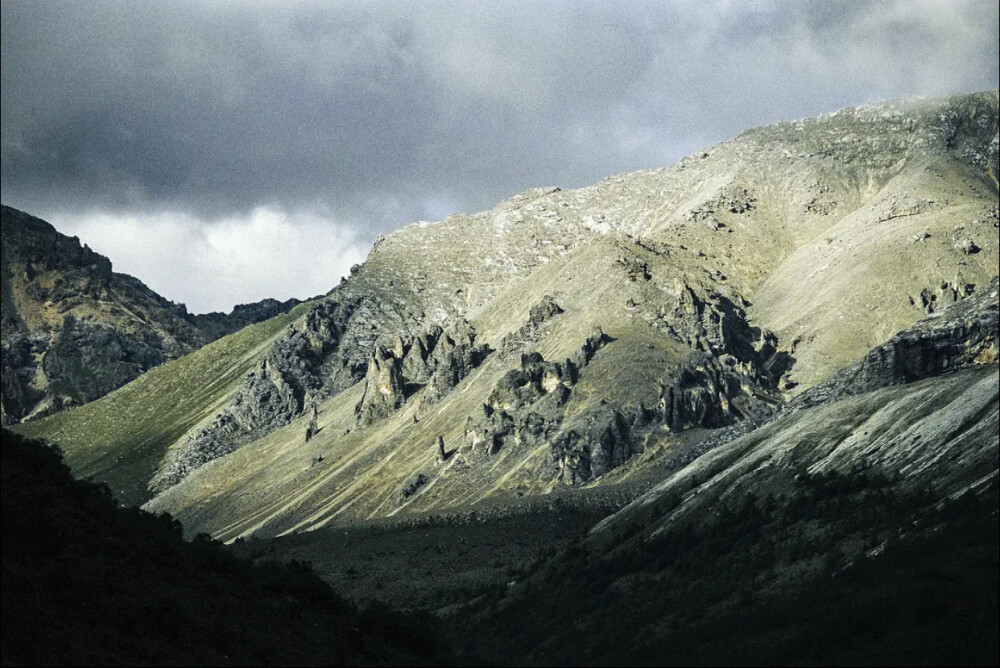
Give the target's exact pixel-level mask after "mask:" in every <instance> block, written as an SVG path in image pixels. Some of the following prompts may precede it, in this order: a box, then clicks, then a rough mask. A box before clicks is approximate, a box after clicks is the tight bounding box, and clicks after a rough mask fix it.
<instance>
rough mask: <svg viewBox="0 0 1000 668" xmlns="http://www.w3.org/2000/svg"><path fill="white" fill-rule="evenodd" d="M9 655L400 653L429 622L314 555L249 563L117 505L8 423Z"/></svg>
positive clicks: (427, 646) (85, 659)
mask: <svg viewBox="0 0 1000 668" xmlns="http://www.w3.org/2000/svg"><path fill="white" fill-rule="evenodd" d="M0 454H2V465H0V473H2V483H3V485H2V500H3V506H2V507H3V547H2V556H3V570H2V577H3V580H2V585H3V586H2V596H3V605H2V626H0V628H2V650H3V665H5V666H6V665H11V666H15V665H50V666H51V665H197V666H204V665H220V666H227V665H231V666H240V665H316V666H318V665H399V664H410V665H413V664H417V665H429V664H435V665H437V664H439V663H440V662H441V661H442V660H443V657H442V656H441V655H440V654H439V650H438V648H437V646H436V645H435V642H434V640H433V637H432V635H431V634H430V632H429V631H428V629H427V627H426V626H425V625H424V624H423V622H422V621H420V620H418V619H415V618H411V617H404V616H402V615H399V614H396V613H392V612H390V611H388V610H387V609H382V608H379V609H369V610H367V611H359V610H358V609H357V608H355V607H354V606H352V605H351V604H349V603H346V602H345V601H344V600H342V599H341V598H339V597H338V596H337V595H336V594H334V593H333V592H332V591H331V590H330V589H329V588H328V587H327V586H326V585H325V584H323V582H322V581H321V580H320V579H319V578H318V577H317V576H315V575H314V574H313V573H312V571H311V570H310V568H309V567H308V566H307V565H305V564H301V563H298V564H291V565H278V564H262V565H253V564H251V563H249V562H247V561H243V560H240V559H237V558H235V557H233V556H232V555H231V554H229V553H228V552H225V551H224V550H223V549H222V548H221V547H220V546H219V545H218V543H216V542H214V541H212V540H211V539H209V538H208V537H207V536H202V537H199V538H198V539H196V540H194V541H193V542H185V541H184V540H183V539H182V538H181V529H180V525H179V524H178V523H177V522H176V521H175V520H173V519H171V518H170V517H169V516H165V515H164V516H153V515H150V514H149V513H146V512H143V511H141V510H139V509H137V508H127V509H126V508H119V507H118V506H117V504H116V503H115V502H114V500H113V499H112V498H111V495H110V493H109V492H108V491H107V488H106V487H104V486H98V485H94V484H92V483H87V482H79V481H76V480H74V479H73V478H72V476H71V475H70V473H69V469H67V468H66V466H65V465H64V464H63V463H62V461H61V457H60V455H59V453H58V452H57V451H56V450H54V449H51V448H48V447H45V446H43V445H41V444H39V443H36V442H32V441H28V440H26V439H23V438H21V437H20V436H17V435H14V434H11V433H10V432H8V431H6V430H4V431H3V443H2V447H0Z"/></svg>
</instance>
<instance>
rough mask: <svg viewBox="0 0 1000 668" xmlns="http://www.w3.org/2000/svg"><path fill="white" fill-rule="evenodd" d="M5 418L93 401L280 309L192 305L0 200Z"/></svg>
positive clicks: (284, 305) (271, 303)
mask: <svg viewBox="0 0 1000 668" xmlns="http://www.w3.org/2000/svg"><path fill="white" fill-rule="evenodd" d="M0 216H2V230H3V232H2V234H3V241H2V249H3V251H2V253H3V255H2V267H0V280H2V281H3V286H2V291H3V313H2V325H3V330H2V337H3V342H2V354H3V361H2V365H3V394H2V398H0V405H2V407H3V424H5V425H6V424H9V423H15V422H19V421H22V420H32V419H36V418H39V417H42V416H45V415H49V414H52V413H54V412H58V411H60V410H62V409H63V408H68V407H70V406H78V405H80V404H84V403H87V402H89V401H93V400H94V399H97V398H98V397H101V396H103V395H105V394H107V393H108V392H110V391H112V390H114V389H117V388H119V387H121V386H122V385H124V384H125V383H127V382H129V381H130V380H132V379H133V378H135V377H137V376H138V375H140V374H142V373H144V372H145V371H147V370H149V369H151V368H153V367H155V366H157V365H160V364H163V363H164V362H166V361H168V360H171V359H176V358H177V357H180V356H181V355H184V354H186V353H189V352H191V351H192V350H195V349H197V348H199V347H201V346H202V345H204V344H205V343H207V342H209V341H212V340H215V339H217V338H219V337H222V336H225V335H227V334H231V333H232V332H235V331H237V330H238V329H240V328H242V327H244V326H246V325H249V324H253V323H255V322H260V321H262V320H266V319H267V318H271V317H274V316H275V315H278V314H279V313H284V312H286V311H288V310H290V309H291V308H293V307H294V306H296V305H297V304H298V303H300V302H299V301H298V300H295V299H293V300H289V301H287V302H278V301H276V300H273V299H272V300H264V301H262V302H259V303H256V304H245V305H240V306H237V307H236V308H235V309H234V310H233V312H232V313H230V314H228V315H225V314H222V313H209V314H203V315H192V314H189V313H188V312H187V309H186V308H185V307H184V305H183V304H175V303H173V302H171V301H168V300H166V299H164V298H163V297H161V296H160V295H158V294H156V293H155V292H153V291H152V290H150V289H149V288H148V287H146V286H145V285H143V283H142V282H141V281H139V280H138V279H136V278H133V277H132V276H128V275H126V274H120V273H115V272H114V271H112V266H111V261H110V260H109V259H108V258H106V257H104V256H103V255H100V254H98V253H95V252H94V251H92V250H91V249H90V248H89V247H88V246H86V245H85V244H84V245H81V244H80V241H79V240H78V239H76V238H75V237H74V238H70V237H67V236H65V235H62V234H60V233H59V232H57V231H56V229H55V228H54V227H52V226H51V225H49V224H48V223H46V222H45V221H43V220H40V219H38V218H35V217H33V216H30V215H28V214H26V213H23V212H21V211H18V210H16V209H12V208H10V207H7V206H4V207H2V211H0Z"/></svg>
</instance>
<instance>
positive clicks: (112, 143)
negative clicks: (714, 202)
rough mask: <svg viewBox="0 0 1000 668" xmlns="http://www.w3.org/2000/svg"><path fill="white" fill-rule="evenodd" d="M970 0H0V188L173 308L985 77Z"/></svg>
mask: <svg viewBox="0 0 1000 668" xmlns="http://www.w3.org/2000/svg"><path fill="white" fill-rule="evenodd" d="M997 20H998V12H997V7H996V3H995V2H978V1H977V2H948V3H940V2H935V1H927V2H920V1H912V0H906V1H899V2H757V3H741V2H721V3H706V2H674V3H665V2H654V3H641V2H630V3H624V4H613V3H607V2H589V3H588V2H580V1H578V0H572V1H565V2H544V3H523V2H516V3H507V2H487V3H474V2H426V3H401V2H393V3H372V2H356V3H330V2H274V3H266V2H245V3H243V2H213V3H206V2H189V3H185V2H170V3H167V2H157V3H147V2H106V1H101V2H44V3H41V2H16V1H15V2H11V1H9V0H5V2H4V4H3V12H2V42H3V44H2V96H0V102H2V193H3V200H4V203H5V204H8V205H11V206H15V207H18V208H21V209H24V210H26V211H28V212H30V213H33V214H35V215H39V216H41V217H43V218H46V219H47V220H50V221H51V222H53V223H54V224H55V225H56V226H57V227H58V228H60V229H61V230H62V231H64V232H67V233H70V234H78V235H79V236H80V237H81V238H82V239H83V240H84V241H87V242H88V243H90V245H91V246H92V247H94V248H95V249H97V250H99V251H101V252H103V253H105V254H108V255H109V256H111V257H112V259H113V260H114V261H115V265H116V268H117V269H119V270H122V271H127V272H129V273H133V274H135V275H137V276H139V277H140V278H142V279H143V280H145V281H147V282H148V283H149V284H150V285H151V286H152V287H153V288H154V289H156V290H158V291H160V292H161V293H163V294H164V295H165V296H167V297H170V298H172V299H175V300H180V301H185V302H186V303H188V304H189V306H191V307H192V308H193V309H194V310H196V311H200V310H206V309H209V308H214V309H219V308H229V307H231V306H232V304H233V303H235V302H241V301H249V300H255V299H260V298H263V297H266V296H275V297H287V296H299V297H305V296H309V295H312V294H315V293H317V292H323V291H325V290H328V289H329V288H331V287H333V286H334V285H335V284H336V282H337V279H338V278H339V276H340V275H342V274H343V273H344V272H346V271H347V269H348V268H349V266H350V264H352V263H354V262H357V261H359V260H360V259H361V258H362V257H363V255H364V253H366V252H367V249H368V247H369V246H370V244H371V241H372V240H373V238H374V236H375V235H376V234H378V233H383V232H388V231H391V230H392V229H394V228H397V227H400V226H402V225H405V224H407V223H409V222H412V221H414V220H420V219H427V220H436V219H439V218H442V217H444V216H446V215H448V214H449V213H452V212H454V211H476V210H480V209H484V208H487V207H490V206H492V205H493V204H495V203H496V202H497V201H499V200H501V199H504V198H506V197H508V196H510V195H512V194H514V193H516V192H518V191H520V190H523V189H525V188H528V187H534V186H542V185H558V186H562V187H577V186H583V185H587V184H589V183H592V182H595V181H598V180H600V179H601V178H603V177H605V176H608V175H610V174H614V173H619V172H623V171H631V170H636V169H642V168H650V167H659V166H663V165H666V164H670V163H672V162H674V161H675V160H677V159H678V158H680V157H681V156H683V155H685V154H687V153H690V152H693V151H695V150H697V149H699V148H702V147H704V146H707V145H709V144H712V143H715V142H717V141H721V140H724V139H727V138H729V137H731V136H733V135H735V134H736V133H738V132H739V131H740V130H742V129H744V128H746V127H750V126H754V125H760V124H763V123H768V122H773V121H777V120H782V119H788V118H799V117H804V116H809V115H815V114H819V113H823V112H827V111H832V110H835V109H837V108H840V107H844V106H848V105H855V104H862V103H865V102H870V101H874V100H878V99H885V98H891V97H898V96H904V95H934V94H940V93H947V92H971V91H974V90H980V89H984V88H989V87H994V86H996V82H997V77H998V67H997V61H998V29H997Z"/></svg>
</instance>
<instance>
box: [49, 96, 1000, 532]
mask: <svg viewBox="0 0 1000 668" xmlns="http://www.w3.org/2000/svg"><path fill="white" fill-rule="evenodd" d="M997 128H998V99H997V92H996V91H987V92H984V93H978V94H974V95H966V96H953V97H949V98H942V99H935V100H918V101H905V102H893V103H885V104H880V105H872V106H868V107H861V108H857V109H848V110H843V111H840V112H837V113H835V114H830V115H828V116H825V117H821V118H817V119H809V120H804V121H797V122H791V123H780V124H777V125H774V126H768V127H766V128H761V129H757V130H751V131H748V132H746V133H744V134H742V135H740V136H739V137H737V138H735V139H733V140H731V141H729V142H725V143H723V144H720V145H718V146H716V147H713V148H711V149H708V150H706V151H703V152H701V153H699V154H697V155H695V156H692V157H690V158H687V159H684V160H682V161H680V162H679V163H678V164H677V165H675V166H673V167H670V168H665V169H660V170H654V171H647V172H638V173H635V174H627V175H622V176H617V177H612V178H609V179H606V180H605V181H602V182H601V183H598V184H596V185H594V186H591V187H589V188H583V189H580V190H575V191H561V190H559V189H554V188H550V189H538V190H532V191H527V192H525V193H522V194H520V195H518V196H515V197H513V198H511V199H510V200H507V201H505V202H502V203H500V204H499V205H498V206H497V207H496V208H494V209H492V210H490V211H486V212H482V213H478V214H474V215H455V216H452V217H449V218H448V219H445V220H443V221H441V222H438V223H433V224H431V223H416V224H413V225H410V226H408V227H406V228H404V229H402V230H400V231H398V232H396V233H394V234H392V235H390V236H389V237H386V238H384V239H380V240H379V241H378V242H377V243H376V245H375V248H374V249H373V251H372V252H371V254H370V255H369V257H368V259H367V261H366V262H365V263H364V264H363V265H361V266H360V267H358V268H357V270H356V271H354V272H353V273H352V275H351V276H350V277H349V278H348V279H346V280H345V281H344V282H343V283H342V284H341V285H340V286H338V287H337V288H336V289H334V290H333V291H332V292H331V293H330V294H329V295H328V296H327V297H326V298H324V299H323V300H321V301H319V302H318V303H316V304H315V305H310V306H303V307H300V308H303V309H305V310H304V311H303V312H302V314H301V315H299V316H297V317H296V319H294V321H290V322H291V326H290V327H289V329H287V330H286V331H284V332H283V333H280V334H273V333H268V334H266V335H265V334H264V333H263V330H261V334H260V336H259V337H258V338H255V339H254V340H253V342H252V345H251V342H250V340H249V339H247V343H246V345H241V346H239V347H238V351H239V352H238V354H239V358H238V359H239V363H238V364H237V363H236V359H235V358H234V360H233V367H232V368H237V367H238V368H240V369H242V371H241V372H240V373H242V374H243V375H242V377H241V379H240V380H239V381H238V382H237V381H234V382H233V383H232V384H228V385H226V388H227V389H225V391H222V390H221V389H220V391H219V392H218V393H214V394H212V400H211V403H209V404H201V405H200V408H199V410H198V412H197V415H198V418H197V420H189V421H186V422H185V424H188V425H189V426H188V427H187V429H186V430H185V431H184V432H182V433H181V432H177V431H171V432H169V438H168V437H167V434H166V432H161V433H160V434H159V435H157V436H156V437H155V438H152V439H151V438H149V436H148V434H149V429H148V426H147V425H146V424H145V423H143V422H142V421H141V420H139V419H131V418H125V419H124V421H123V422H122V424H121V426H116V427H115V436H114V438H115V443H117V444H119V445H115V446H114V448H113V451H114V453H115V457H114V458H109V457H96V456H94V455H93V454H92V453H91V452H90V451H89V449H88V448H90V447H92V446H88V445H86V444H87V443H93V442H99V441H100V440H101V438H100V437H101V434H100V430H101V429H103V428H104V427H102V425H108V424H111V423H113V422H114V421H115V420H119V419H121V418H122V416H121V415H120V414H118V415H116V414H115V411H116V410H117V407H118V406H120V405H121V402H123V401H130V399H129V396H130V395H133V396H137V394H136V393H138V392H139V389H135V390H133V389H131V388H132V386H128V387H126V388H124V389H123V390H122V392H120V393H117V395H120V396H118V397H117V402H118V404H117V405H116V404H115V403H114V402H112V401H111V400H110V399H106V400H103V401H98V402H95V403H94V404H92V405H91V406H89V407H88V408H89V409H90V410H89V411H88V412H86V413H81V415H80V420H79V421H76V420H74V419H63V420H61V421H60V420H54V421H52V422H46V421H42V422H40V423H37V424H36V425H34V426H32V427H31V428H30V429H29V431H30V433H32V434H37V435H41V436H46V437H49V438H52V439H53V440H55V441H57V442H59V443H60V444H61V445H63V446H64V447H65V448H66V450H67V457H68V460H69V461H70V463H71V464H72V465H74V466H75V467H77V469H78V470H81V471H83V470H85V471H86V472H87V473H88V474H89V475H95V476H97V477H98V478H107V479H114V480H115V481H117V482H122V483H124V481H123V477H122V475H121V473H120V472H121V471H122V470H125V469H127V468H129V467H130V466H132V464H131V463H130V462H137V461H140V460H141V462H142V466H138V465H136V466H134V467H133V468H132V469H131V470H133V471H136V472H137V471H140V470H141V471H143V472H144V473H143V474H142V476H143V477H142V479H141V480H133V481H131V482H129V483H128V485H127V486H128V487H129V489H132V490H133V491H134V490H138V489H141V487H142V486H145V487H146V488H147V491H146V492H145V493H144V494H139V495H138V497H139V498H136V497H135V496H131V497H129V498H130V499H131V500H133V501H135V500H139V501H148V502H149V508H151V509H154V510H165V511H169V512H171V513H174V514H176V515H177V516H178V517H180V518H181V519H182V521H183V522H184V523H185V525H186V526H188V527H189V528H190V529H191V530H192V531H210V532H211V533H213V534H214V535H217V536H219V537H222V538H224V539H235V538H236V537H239V536H245V535H250V534H254V535H262V536H267V535H277V534H283V533H296V532H302V531H306V530H311V529H316V528H319V527H323V526H326V525H329V524H331V523H336V522H340V521H345V520H359V519H367V518H376V517H385V516H398V515H406V514H412V513H426V512H439V511H443V510H447V509H454V508H460V507H467V506H468V505H470V504H480V503H485V502H495V501H497V500H502V499H508V500H516V499H521V498H524V497H534V496H539V495H545V494H549V493H551V492H553V491H555V490H560V489H566V488H573V489H575V488H580V487H582V488H585V489H590V488H595V489H600V488H602V487H605V486H611V485H617V486H619V487H620V486H621V485H626V486H627V485H632V486H633V487H634V488H635V489H641V488H643V486H644V485H648V484H651V483H652V482H654V481H658V480H660V479H661V478H662V476H663V474H664V472H669V471H670V470H673V469H675V468H676V467H677V466H678V465H680V464H682V463H684V462H686V461H688V460H690V459H692V458H694V457H696V456H697V455H698V454H701V453H703V452H706V451H708V450H710V449H712V447H714V446H717V445H718V444H719V443H722V442H724V441H726V440H727V439H731V438H732V437H733V436H734V435H739V434H741V433H746V432H748V431H751V430H752V429H753V427H755V426H757V425H760V424H762V423H764V422H765V421H766V420H768V418H769V416H770V415H771V414H772V413H773V412H774V411H775V410H777V409H779V407H781V406H782V405H783V404H784V403H785V402H787V401H789V400H794V398H795V397H796V396H797V395H799V394H800V393H803V391H805V393H804V394H802V396H803V397H807V396H814V395H810V394H809V388H816V387H817V386H820V385H821V384H822V383H824V382H825V381H828V380H829V379H831V378H832V377H834V376H835V375H836V374H837V372H838V371H839V370H841V369H842V368H844V367H846V366H848V365H850V364H851V363H853V362H854V361H855V360H857V359H859V358H861V357H862V356H864V355H866V354H867V352H868V351H869V350H870V349H872V348H873V347H876V346H879V345H881V344H883V343H885V342H887V341H888V340H889V339H891V338H892V337H893V335H894V334H896V333H897V332H899V331H900V330H904V329H906V328H907V327H910V326H911V325H913V324H914V323H915V322H917V321H918V320H919V319H920V318H922V317H924V316H925V315H927V314H928V313H929V312H931V311H933V312H935V313H936V312H940V311H943V310H945V309H946V307H947V306H949V305H952V304H954V303H955V302H962V301H963V300H966V299H968V298H969V297H970V296H973V297H975V296H977V295H979V294H981V293H982V292H983V291H984V290H985V289H987V286H988V285H989V283H990V280H991V278H992V277H993V276H994V275H995V273H996V264H997V259H998V233H997V229H998V226H1000V222H998V218H997V216H998V208H997V186H996V179H995V177H996V174H997V171H998V167H997V160H998V141H997V137H998V132H997ZM952 308H955V307H954V306H953V307H952ZM945 312H947V311H945ZM271 336H274V337H275V338H273V339H270V338H268V337H271ZM225 341H226V339H223V340H222V341H220V342H218V343H220V344H222V343H224V342H225ZM898 345H899V346H903V347H902V348H898V350H903V352H902V353H899V352H898V351H897V353H891V352H890V351H889V350H888V349H886V351H885V353H884V354H885V356H886V359H889V358H892V357H893V355H895V356H896V357H895V358H896V359H910V357H911V353H912V349H911V348H905V345H906V344H905V343H899V344H898ZM904 348H905V350H904ZM218 350H219V351H220V352H219V356H218V357H214V358H212V359H215V360H217V363H220V364H221V363H223V360H225V359H227V358H226V357H225V353H224V352H221V351H222V348H219V349H218ZM251 350H258V351H259V352H258V353H253V354H256V355H257V357H256V358H253V357H252V356H251V353H249V352H248V351H251ZM894 350H896V349H894ZM236 354H237V353H235V352H234V355H236ZM970 354H971V353H970ZM976 354H978V353H976ZM973 357H975V355H973ZM207 359H208V358H206V364H207ZM962 359H963V360H964V359H965V358H962ZM174 364H176V363H174ZM198 364H200V362H199V363H196V364H193V365H189V366H188V367H186V369H185V370H184V376H185V377H186V378H192V377H193V378H197V377H198V376H199V374H201V373H205V374H207V368H206V369H205V370H204V371H199V367H198ZM901 364H902V367H903V369H902V371H900V373H903V374H904V375H905V373H907V371H906V368H905V367H906V364H907V362H903V363H901ZM172 366H174V365H172V364H168V365H165V366H164V367H163V375H162V376H161V378H162V381H159V382H163V383H175V384H176V383H177V382H179V381H177V380H171V374H172V373H173V371H172ZM919 366H920V365H919V364H918V367H919ZM175 368H178V369H179V367H175ZM921 368H922V367H921ZM178 373H179V371H178ZM859 373H864V372H859ZM876 375H877V374H876ZM204 377H205V378H208V377H209V376H208V375H205V376H204ZM844 382H847V381H844ZM136 387H137V388H138V387H140V386H139V385H137V386H136ZM804 400H805V398H803V401H804ZM160 409H162V410H165V411H166V410H170V407H168V406H166V405H161V404H159V403H157V400H156V399H155V398H154V399H153V404H152V405H150V406H149V408H148V410H149V411H152V412H154V413H155V412H157V411H158V410H160ZM85 416H86V419H84V417H85ZM171 424H173V425H179V423H177V422H173V423H171ZM81 428H82V429H84V430H85V431H86V434H87V435H86V438H83V437H80V436H77V433H80V429H81ZM755 433H756V432H755ZM130 437H135V438H141V439H142V440H143V442H145V443H149V444H150V446H149V448H147V449H144V450H142V453H141V457H139V456H138V455H136V454H133V453H132V452H131V451H130V450H129V449H128V448H127V446H126V445H125V443H126V441H127V439H128V438H130ZM154 443H155V445H153V444H154ZM151 467H153V468H154V469H155V471H151ZM124 486H126V485H124V484H123V487H124Z"/></svg>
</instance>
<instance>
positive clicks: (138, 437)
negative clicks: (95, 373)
mask: <svg viewBox="0 0 1000 668" xmlns="http://www.w3.org/2000/svg"><path fill="white" fill-rule="evenodd" d="M307 308H308V306H307V305H302V306H299V307H297V308H295V309H293V310H292V311H290V312H289V313H286V314H283V315H280V316H277V317H275V318H272V319H270V320H267V321H265V322H262V323H259V324H256V325H251V326H250V327H247V328H245V329H243V330H241V331H239V332H237V333H236V334H233V335H231V336H227V337H225V338H223V339H220V340H218V341H215V342H213V343H210V344H209V345H207V346H205V347H204V348H201V349H199V350H197V351H195V352H193V353H191V354H190V355H186V356H185V357H182V358H180V359H178V360H175V361H173V362H171V363H169V364H165V365H163V366H159V367H156V368H155V369H151V370H150V371H149V372H148V373H146V374H143V375H142V376H140V377H139V378H137V379H135V380H134V381H132V382H131V383H129V384H128V385H126V386H125V387H123V388H120V389H119V390H117V391H115V392H113V393H111V394H109V395H107V396H105V397H102V398H101V399H99V400H98V401H95V402H92V403H89V404H86V405H84V406H80V407H78V408H75V409H72V410H69V411H64V412H62V413H58V414H56V415H54V416H52V417H49V418H47V419H45V420H40V421H38V422H30V423H27V424H24V425H21V426H19V427H17V431H18V432H20V433H22V434H24V435H26V436H29V437H31V438H40V439H45V440H49V441H53V442H56V443H58V444H59V447H60V448H61V449H62V450H63V452H64V453H65V456H66V460H67V462H68V463H69V465H70V467H71V468H72V469H73V471H74V473H75V474H76V475H78V476H80V477H90V478H94V479H96V480H99V481H101V482H106V483H108V485H109V486H110V487H111V490H112V492H113V493H114V495H115V497H116V498H118V499H119V500H120V501H122V502H123V503H129V504H139V503H142V502H144V501H146V500H147V499H148V498H149V492H148V490H147V489H146V483H147V481H148V480H149V479H150V478H151V477H152V476H153V473H154V472H155V471H156V469H157V467H158V466H159V464H160V462H161V461H162V459H163V456H164V454H165V453H166V451H167V449H168V448H169V447H170V445H171V444H172V443H174V442H175V441H176V440H177V439H179V438H181V437H182V436H183V435H184V434H185V433H186V432H187V431H188V430H189V429H191V428H192V427H194V426H195V425H197V424H198V423H199V422H200V421H202V420H203V419H205V418H207V417H211V416H212V415H214V414H215V412H216V411H217V410H218V409H219V408H221V406H222V405H224V403H225V401H226V400H227V399H228V397H229V395H230V393H231V392H232V391H233V389H234V388H235V386H236V384H237V383H238V382H239V381H240V380H241V379H242V378H243V376H244V375H245V374H246V373H247V372H248V371H249V370H250V369H251V368H252V367H253V365H254V364H256V362H257V360H258V358H259V357H260V356H261V354H263V352H264V351H266V350H267V346H268V345H270V343H271V342H272V341H273V340H274V339H275V338H276V337H277V336H279V335H281V333H282V332H284V330H285V328H286V327H287V326H288V325H289V324H290V323H292V322H294V321H295V320H296V319H298V318H299V317H300V316H301V315H302V314H303V313H304V312H305V310H306V309H307Z"/></svg>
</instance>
